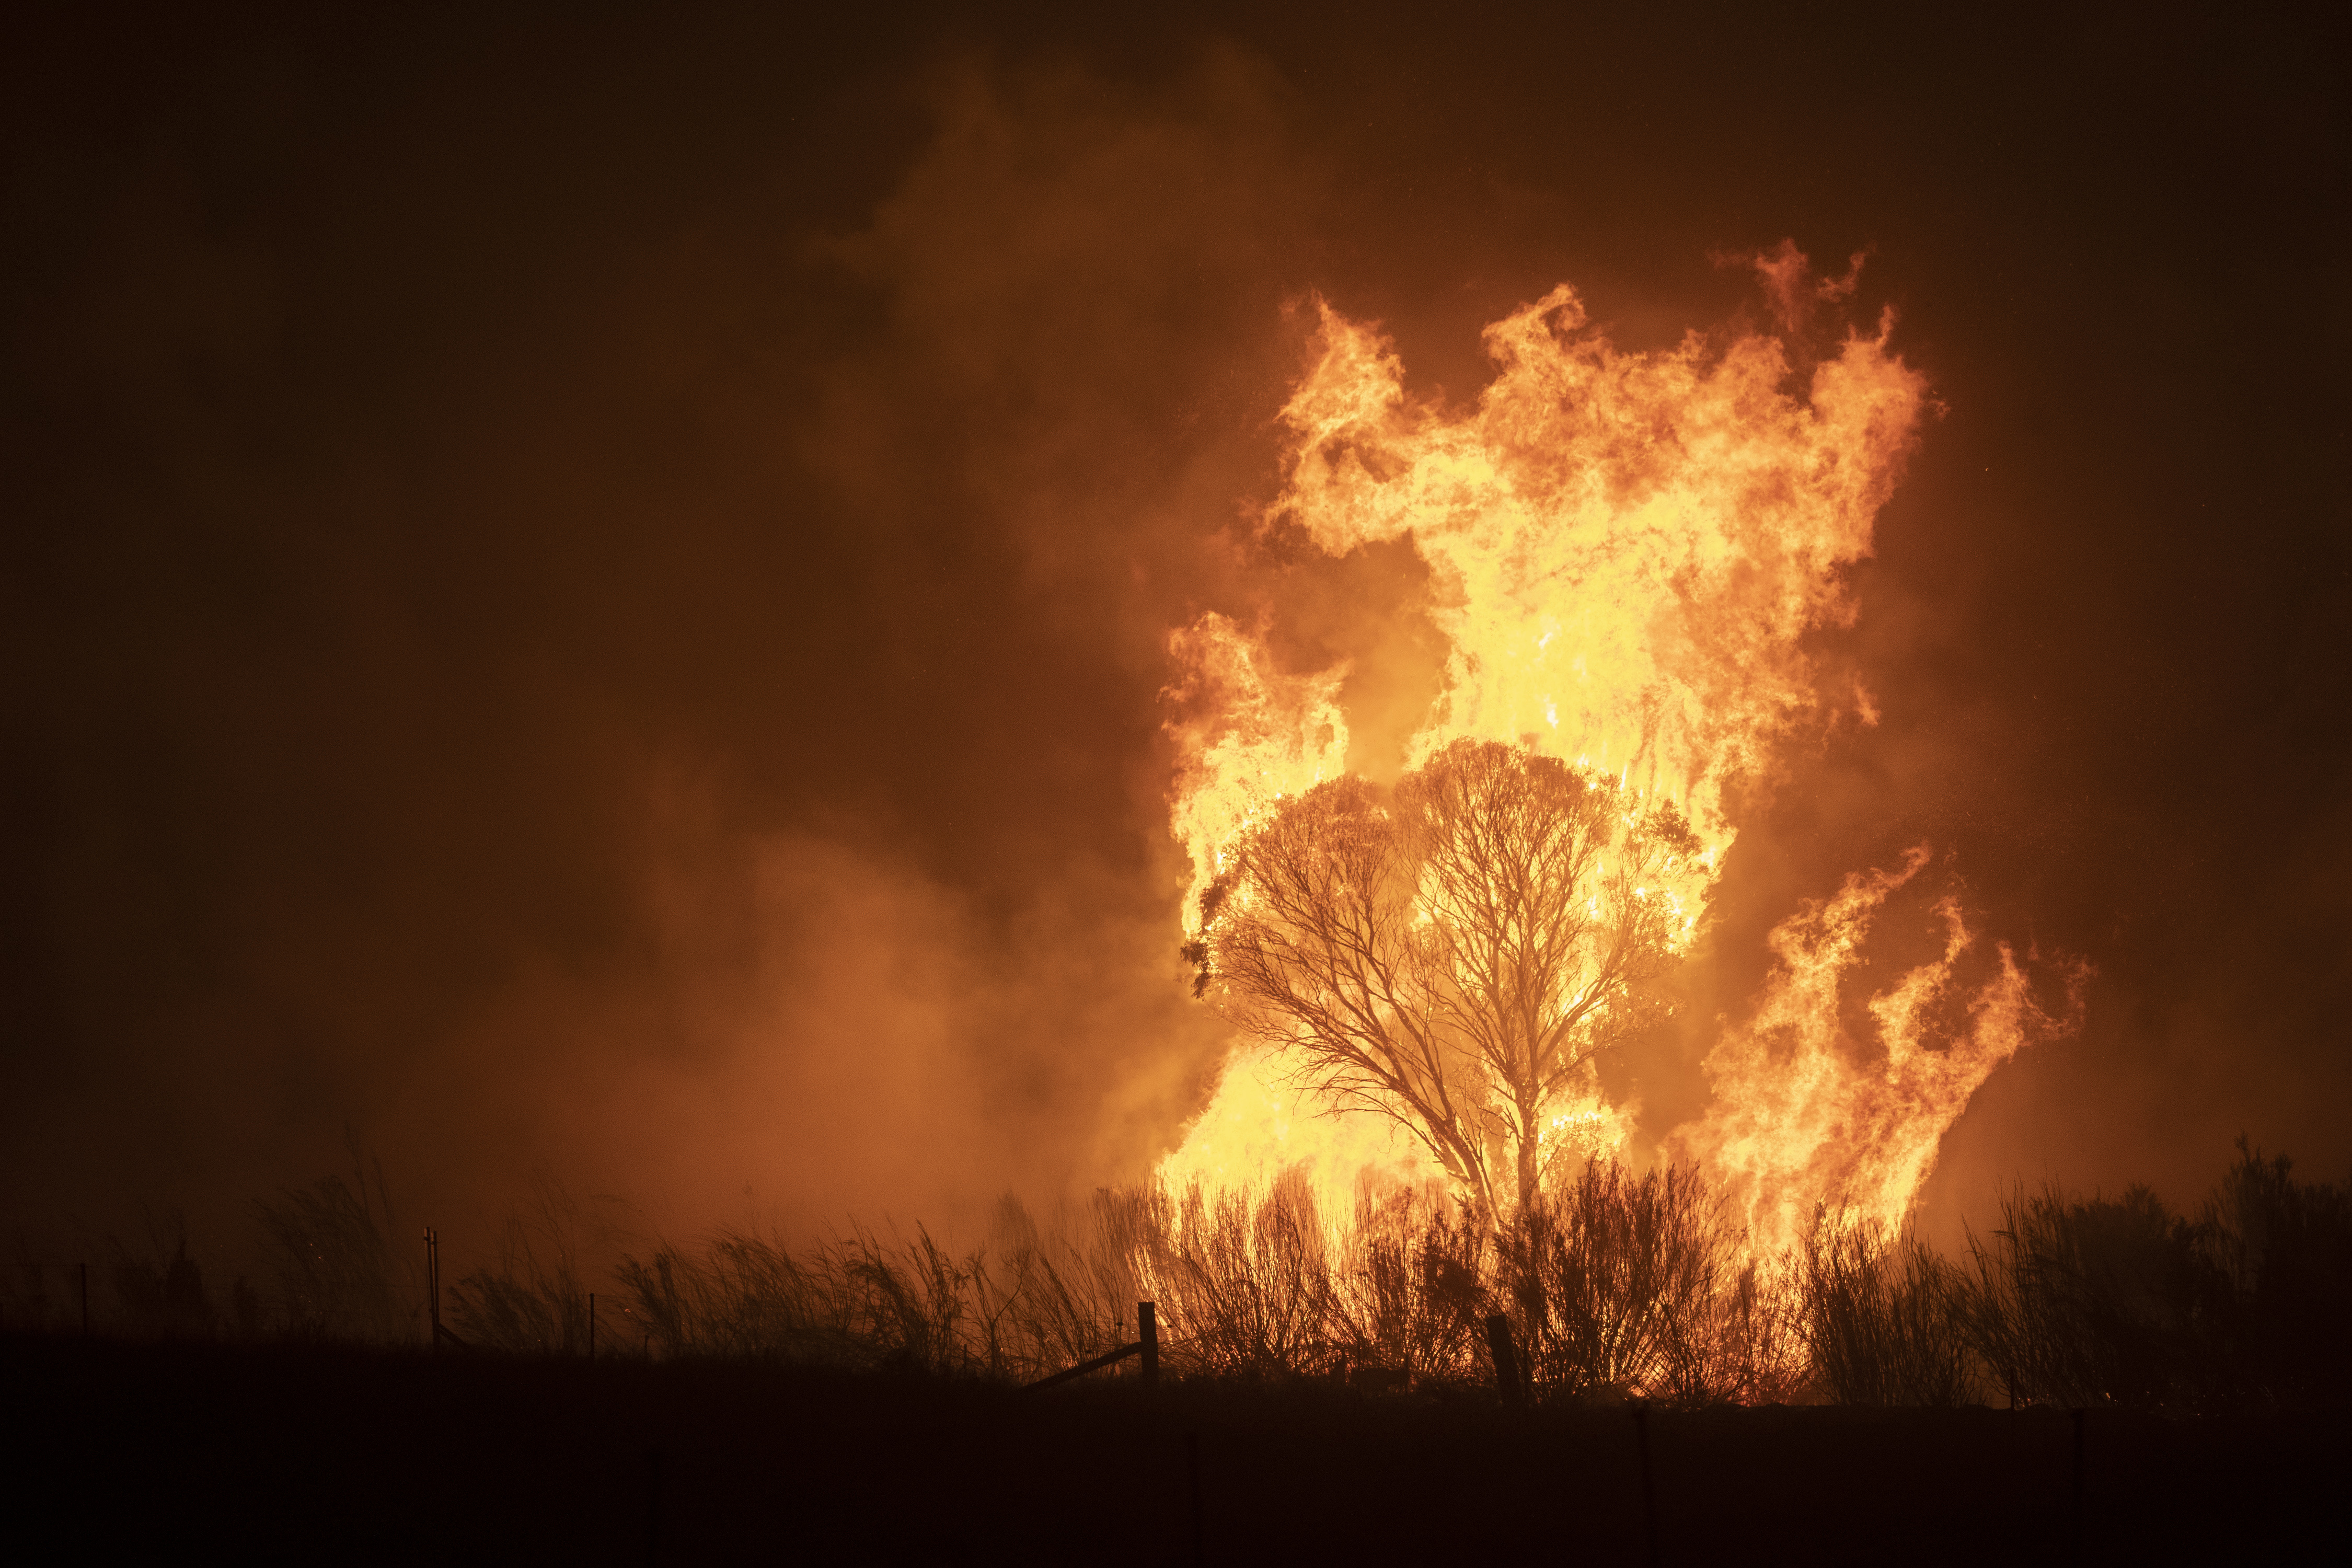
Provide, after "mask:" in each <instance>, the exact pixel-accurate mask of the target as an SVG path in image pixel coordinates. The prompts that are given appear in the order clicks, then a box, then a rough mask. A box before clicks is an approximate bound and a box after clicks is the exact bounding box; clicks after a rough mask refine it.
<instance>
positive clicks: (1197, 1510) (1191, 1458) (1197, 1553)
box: [1184, 1432, 1201, 1568]
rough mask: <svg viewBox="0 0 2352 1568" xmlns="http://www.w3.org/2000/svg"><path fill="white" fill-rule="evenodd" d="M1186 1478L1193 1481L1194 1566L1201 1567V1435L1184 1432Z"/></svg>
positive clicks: (1194, 1567)
mask: <svg viewBox="0 0 2352 1568" xmlns="http://www.w3.org/2000/svg"><path fill="white" fill-rule="evenodd" d="M1184 1478H1185V1479H1186V1480H1187V1481H1188V1482H1190V1483H1191V1486H1190V1492H1191V1497H1190V1500H1191V1502H1192V1568H1201V1435H1200V1434H1199V1433H1198V1432H1187V1433H1185V1434H1184Z"/></svg>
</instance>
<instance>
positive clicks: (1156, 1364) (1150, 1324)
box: [1135, 1301, 1160, 1388]
mask: <svg viewBox="0 0 2352 1568" xmlns="http://www.w3.org/2000/svg"><path fill="white" fill-rule="evenodd" d="M1135 1327H1136V1330H1137V1334H1136V1337H1137V1338H1138V1339H1139V1340H1141V1341H1142V1342H1143V1385H1144V1386H1145V1387H1146V1388H1150V1387H1151V1386H1153V1385H1154V1384H1157V1383H1159V1381H1160V1309H1159V1307H1158V1306H1156V1305H1155V1304H1153V1303H1152V1302H1150V1301H1138V1302H1137V1303H1136V1304H1135Z"/></svg>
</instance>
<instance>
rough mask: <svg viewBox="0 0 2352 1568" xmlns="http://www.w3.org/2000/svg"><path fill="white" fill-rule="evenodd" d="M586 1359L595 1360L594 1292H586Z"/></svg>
mask: <svg viewBox="0 0 2352 1568" xmlns="http://www.w3.org/2000/svg"><path fill="white" fill-rule="evenodd" d="M588 1359H589V1360H590V1361H592V1362H593V1361H594V1360H595V1359H596V1292H595V1291H593V1290H591V1291H589V1292H588Z"/></svg>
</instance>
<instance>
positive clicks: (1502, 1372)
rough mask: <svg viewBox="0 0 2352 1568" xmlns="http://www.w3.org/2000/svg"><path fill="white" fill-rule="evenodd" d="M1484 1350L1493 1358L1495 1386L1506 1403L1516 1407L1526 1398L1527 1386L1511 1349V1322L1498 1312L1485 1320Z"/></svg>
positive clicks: (1515, 1355)
mask: <svg viewBox="0 0 2352 1568" xmlns="http://www.w3.org/2000/svg"><path fill="white" fill-rule="evenodd" d="M1486 1349H1487V1351H1488V1352H1490V1353H1492V1354H1493V1356H1494V1358H1495V1386H1496V1387H1497V1388H1499V1389H1501V1390H1502V1391H1503V1398H1504V1400H1505V1402H1506V1403H1507V1404H1511V1405H1517V1403H1519V1401H1520V1400H1522V1399H1524V1398H1526V1397H1527V1385H1526V1384H1525V1383H1524V1382H1523V1381H1522V1380H1521V1378H1520V1376H1519V1358H1518V1356H1517V1354H1516V1353H1514V1352H1513V1351H1512V1349H1511V1320H1510V1319H1508V1318H1507V1317H1505V1316H1503V1314H1502V1313H1500V1312H1497V1313H1496V1314H1495V1315H1494V1316H1493V1317H1491V1318H1489V1319H1487V1320H1486Z"/></svg>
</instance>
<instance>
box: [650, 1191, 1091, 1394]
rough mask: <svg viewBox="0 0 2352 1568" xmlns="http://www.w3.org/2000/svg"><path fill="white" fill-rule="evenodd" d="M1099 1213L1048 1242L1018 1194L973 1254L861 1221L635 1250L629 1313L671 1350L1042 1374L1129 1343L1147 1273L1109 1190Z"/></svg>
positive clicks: (654, 1342)
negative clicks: (1132, 1262) (804, 1241)
mask: <svg viewBox="0 0 2352 1568" xmlns="http://www.w3.org/2000/svg"><path fill="white" fill-rule="evenodd" d="M1090 1217H1091V1219H1092V1222H1093V1224H1092V1226H1091V1234H1090V1236H1089V1237H1088V1238H1087V1239H1088V1241H1089V1242H1091V1243H1092V1245H1084V1244H1074V1243H1071V1242H1067V1241H1057V1242H1054V1243H1046V1242H1044V1241H1041V1240H1040V1239H1039V1238H1038V1236H1037V1232H1036V1226H1034V1223H1033V1222H1032V1221H1031V1220H1030V1218H1029V1216H1028V1215H1027V1213H1026V1211H1025V1210H1024V1209H1023V1208H1022V1207H1021V1205H1020V1204H1019V1203H1018V1202H1017V1201H1016V1200H1014V1199H1012V1198H1011V1197H1007V1198H1005V1199H1004V1200H1003V1201H1002V1202H1001V1203H1000V1205H999V1208H998V1215H997V1223H996V1225H995V1226H994V1229H995V1231H996V1235H995V1237H992V1242H991V1243H990V1244H984V1245H982V1246H980V1247H974V1248H972V1249H971V1250H970V1251H968V1252H965V1253H962V1254H961V1255H959V1254H956V1253H953V1252H951V1251H950V1250H949V1249H948V1248H946V1247H942V1246H941V1245H940V1243H939V1242H938V1241H937V1240H935V1239H934V1238H933V1237H931V1235H930V1234H929V1232H928V1231H925V1230H921V1229H918V1230H917V1232H916V1234H915V1237H914V1239H913V1240H912V1241H899V1240H889V1241H886V1240H884V1239H883V1238H882V1237H878V1236H877V1235H875V1234H874V1233H872V1232H868V1231H864V1230H856V1231H853V1232H851V1233H850V1234H849V1235H848V1236H845V1237H834V1238H832V1239H829V1240H825V1241H822V1242H818V1243H816V1244H814V1245H812V1246H809V1247H802V1248H799V1249H797V1250H796V1249H794V1248H793V1247H790V1246H789V1245H787V1244H786V1243H784V1242H783V1241H782V1240H780V1239H778V1238H775V1237H762V1236H758V1235H755V1234H752V1233H751V1232H746V1231H730V1232H724V1233H721V1234H720V1235H719V1236H717V1237H713V1238H711V1239H710V1240H709V1242H707V1243H706V1244H704V1245H703V1246H702V1247H699V1248H687V1247H677V1246H662V1247H656V1248H655V1249H654V1250H653V1252H652V1254H651V1256H650V1257H649V1258H646V1259H643V1260H640V1259H639V1258H635V1257H631V1258H625V1259H624V1260H623V1262H622V1264H621V1267H620V1268H619V1270H618V1272H619V1275H620V1279H621V1283H622V1285H623V1287H624V1289H625V1291H626V1292H627V1295H628V1297H629V1300H628V1303H627V1305H626V1306H625V1309H624V1310H625V1312H626V1313H627V1315H628V1317H629V1318H630V1319H631V1320H632V1321H634V1322H635V1325H636V1326H637V1327H638V1328H639V1329H640V1330H641V1331H642V1332H643V1333H644V1335H645V1336H646V1337H645V1340H644V1343H645V1345H646V1349H647V1350H648V1351H649V1352H654V1353H658V1354H661V1355H665V1356H671V1357H678V1356H728V1357H741V1358H746V1359H751V1360H759V1361H771V1362H786V1363H800V1364H815V1365H827V1366H838V1367H844V1368H859V1369H894V1370H901V1371H908V1372H927V1373H949V1374H979V1375H985V1376H993V1377H1011V1378H1027V1377H1031V1376H1036V1375H1042V1374H1044V1373H1047V1372H1052V1371H1055V1370H1058V1369H1059V1368H1061V1367H1063V1366H1065V1365H1067V1364H1069V1363H1072V1362H1074V1361H1083V1360H1086V1359H1087V1358H1089V1357H1092V1356H1096V1355H1099V1354H1101V1353H1103V1352H1105V1351H1107V1350H1109V1349H1111V1348H1112V1347H1113V1346H1114V1345H1116V1344H1118V1343H1119V1342H1122V1335H1123V1334H1124V1337H1125V1338H1128V1339H1131V1338H1132V1332H1131V1331H1130V1329H1129V1327H1127V1326H1123V1314H1125V1313H1129V1312H1132V1311H1133V1310H1134V1305H1133V1304H1134V1302H1135V1300H1138V1298H1137V1296H1136V1295H1135V1293H1134V1292H1135V1289H1136V1281H1135V1279H1134V1275H1133V1273H1132V1270H1131V1269H1129V1268H1127V1267H1126V1259H1125V1256H1124V1253H1125V1248H1124V1247H1123V1246H1122V1245H1121V1244H1120V1243H1119V1242H1118V1241H1117V1240H1116V1239H1114V1238H1116V1237H1119V1236H1120V1235H1121V1231H1122V1226H1123V1224H1124V1223H1125V1222H1126V1220H1127V1217H1128V1216H1127V1215H1124V1214H1123V1213H1122V1211H1121V1205H1119V1203H1118V1201H1117V1197H1116V1195H1115V1194H1104V1196H1103V1198H1102V1199H1101V1200H1099V1201H1098V1202H1097V1205H1095V1210H1094V1213H1093V1214H1092V1215H1091V1216H1090Z"/></svg>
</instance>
